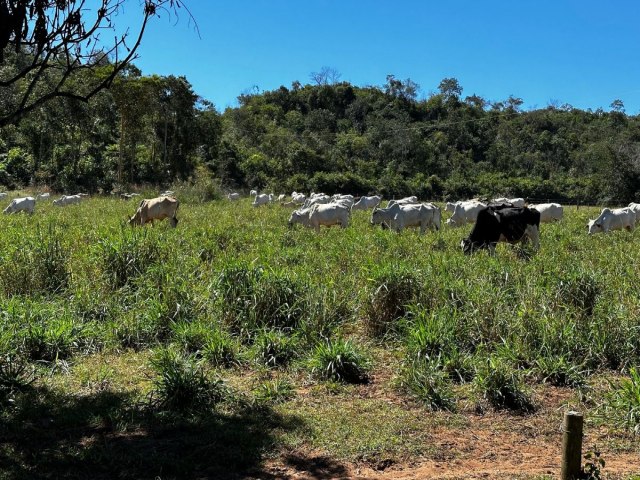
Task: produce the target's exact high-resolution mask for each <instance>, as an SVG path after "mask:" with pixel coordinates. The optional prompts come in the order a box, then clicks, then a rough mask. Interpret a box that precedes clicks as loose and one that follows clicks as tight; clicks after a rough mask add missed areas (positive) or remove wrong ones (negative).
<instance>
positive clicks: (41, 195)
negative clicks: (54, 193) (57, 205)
mask: <svg viewBox="0 0 640 480" xmlns="http://www.w3.org/2000/svg"><path fill="white" fill-rule="evenodd" d="M50 196H51V194H50V193H49V192H45V193H40V194H38V196H36V200H46V199H47V198H49V197H50Z"/></svg>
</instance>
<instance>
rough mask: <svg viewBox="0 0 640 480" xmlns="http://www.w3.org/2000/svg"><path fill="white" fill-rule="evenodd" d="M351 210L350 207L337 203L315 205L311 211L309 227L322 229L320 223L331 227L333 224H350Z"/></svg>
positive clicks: (342, 225)
mask: <svg viewBox="0 0 640 480" xmlns="http://www.w3.org/2000/svg"><path fill="white" fill-rule="evenodd" d="M350 215H351V211H350V210H349V208H347V207H345V206H343V205H339V204H335V203H330V204H322V205H314V206H313V207H311V211H310V212H309V223H308V225H309V227H310V228H313V229H315V231H316V232H319V231H320V225H325V226H327V227H330V226H331V225H340V227H341V228H347V227H348V226H349V217H350Z"/></svg>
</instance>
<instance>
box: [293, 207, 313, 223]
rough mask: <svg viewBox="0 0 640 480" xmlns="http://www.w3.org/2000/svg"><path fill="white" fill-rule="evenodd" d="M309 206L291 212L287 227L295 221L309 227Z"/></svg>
mask: <svg viewBox="0 0 640 480" xmlns="http://www.w3.org/2000/svg"><path fill="white" fill-rule="evenodd" d="M311 208H313V207H311ZM311 208H300V209H298V210H294V211H293V212H291V216H290V217H289V227H293V226H294V225H295V224H296V223H299V224H301V225H304V226H305V227H311V225H310V224H309V214H310V213H311Z"/></svg>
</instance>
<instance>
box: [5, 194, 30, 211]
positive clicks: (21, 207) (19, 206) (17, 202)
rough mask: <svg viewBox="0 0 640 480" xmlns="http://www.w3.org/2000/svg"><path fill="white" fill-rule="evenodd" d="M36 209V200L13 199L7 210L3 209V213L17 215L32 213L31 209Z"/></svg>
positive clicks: (27, 198)
mask: <svg viewBox="0 0 640 480" xmlns="http://www.w3.org/2000/svg"><path fill="white" fill-rule="evenodd" d="M34 208H36V199H35V198H33V197H23V198H14V199H13V200H11V203H10V204H9V206H8V207H7V208H5V209H4V211H3V212H4V213H17V212H27V213H33V209H34Z"/></svg>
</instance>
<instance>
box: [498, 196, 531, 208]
mask: <svg viewBox="0 0 640 480" xmlns="http://www.w3.org/2000/svg"><path fill="white" fill-rule="evenodd" d="M491 203H498V204H500V203H510V204H511V205H513V206H514V207H524V204H525V201H524V198H505V197H499V198H494V199H493V200H491Z"/></svg>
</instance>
